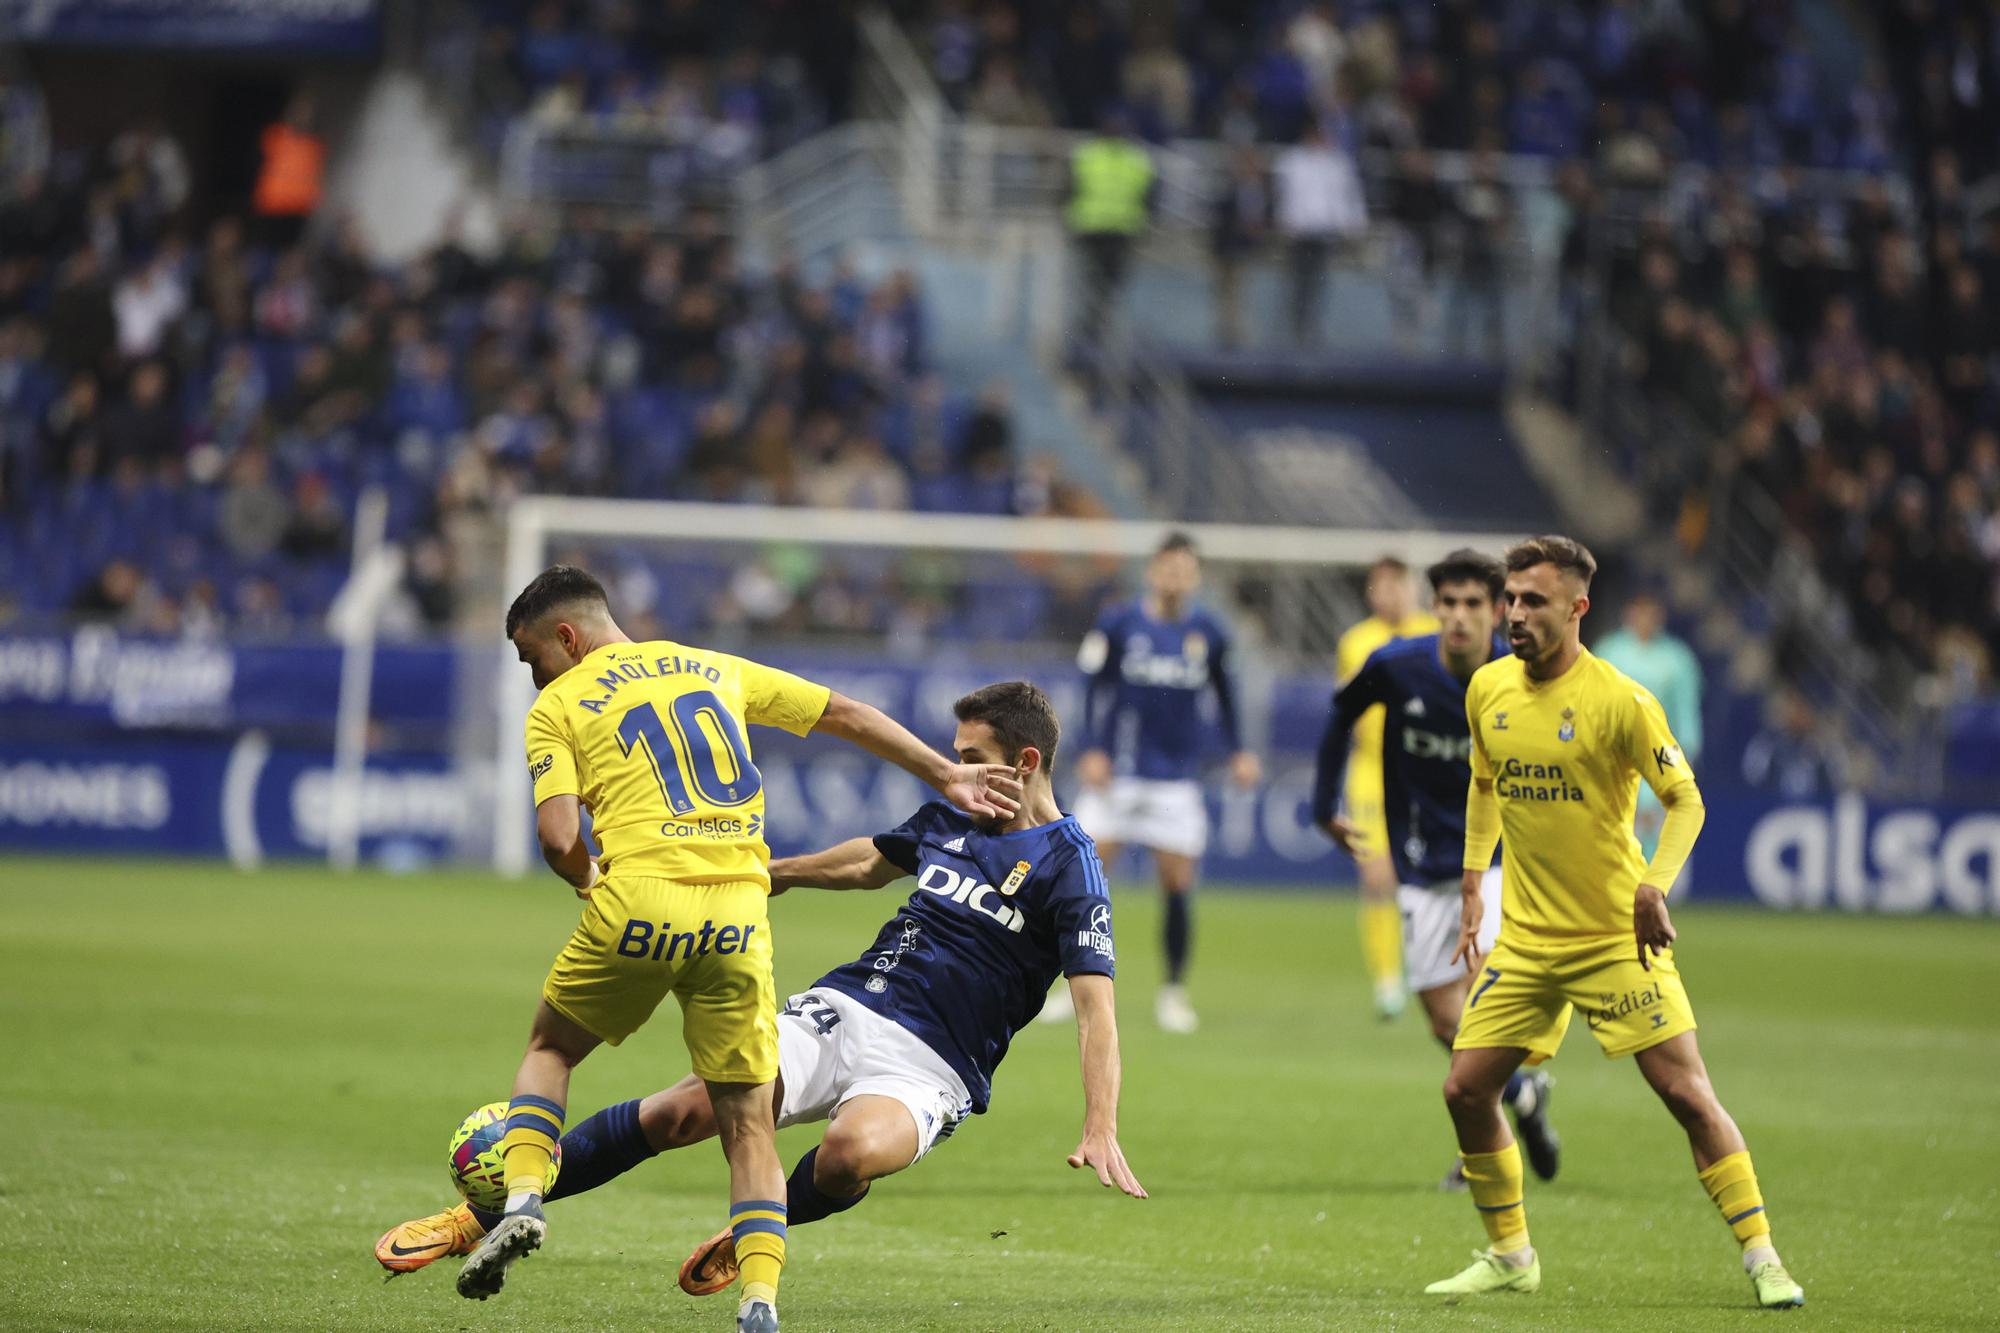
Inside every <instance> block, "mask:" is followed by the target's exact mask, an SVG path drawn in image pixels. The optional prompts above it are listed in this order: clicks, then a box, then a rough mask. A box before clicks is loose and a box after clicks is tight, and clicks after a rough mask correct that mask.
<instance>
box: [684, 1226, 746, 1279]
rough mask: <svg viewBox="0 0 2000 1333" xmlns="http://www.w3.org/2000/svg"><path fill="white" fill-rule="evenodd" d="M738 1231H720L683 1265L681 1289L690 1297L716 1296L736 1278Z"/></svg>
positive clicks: (698, 1248) (724, 1229) (703, 1243)
mask: <svg viewBox="0 0 2000 1333" xmlns="http://www.w3.org/2000/svg"><path fill="white" fill-rule="evenodd" d="M736 1274H737V1267H736V1233H735V1232H733V1231H731V1230H730V1229H729V1228H728V1227H724V1228H723V1229H722V1230H720V1231H718V1232H716V1233H715V1234H714V1235H713V1236H710V1237H709V1238H708V1239H707V1240H705V1241H703V1242H702V1243H701V1244H700V1245H698V1246H696V1247H695V1252H694V1253H693V1254H690V1255H689V1256H688V1257H687V1259H686V1261H685V1262H683V1263H682V1264H681V1290H682V1291H684V1292H686V1293H687V1294H688V1295H690V1296H713V1295H715V1293H716V1292H718V1291H725V1290H727V1289H728V1288H729V1287H730V1286H731V1285H732V1284H733V1283H734V1282H735V1281H736Z"/></svg>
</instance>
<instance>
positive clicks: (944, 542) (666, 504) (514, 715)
mask: <svg viewBox="0 0 2000 1333" xmlns="http://www.w3.org/2000/svg"><path fill="white" fill-rule="evenodd" d="M1169 532H1184V533H1186V534H1187V535H1188V536H1189V537H1191V538H1193V540H1194V542H1195V545H1196V547H1197V549H1199V550H1200V552H1201V554H1202V557H1203V558H1204V559H1207V560H1219V561H1242V562H1255V563H1260V564H1270V565H1289V566H1309V567H1310V566H1320V567H1337V568H1355V567H1358V566H1362V565H1366V564H1368V563H1370V562H1371V561H1373V560H1375V559H1377V558H1378V557H1380V556H1383V555H1385V554H1394V555H1397V556H1400V557H1401V558H1403V559H1404V560H1407V561H1408V562H1409V563H1410V564H1411V565H1413V566H1421V565H1424V564H1428V563H1429V562H1431V561H1433V560H1436V559H1437V558H1438V557H1439V556H1442V555H1443V554H1444V553H1445V552H1447V551H1451V550H1454V549H1457V548H1458V547H1462V546H1471V547H1476V548H1482V549H1487V550H1492V549H1497V547H1498V546H1499V545H1501V544H1504V543H1505V542H1507V541H1509V540H1512V539H1513V538H1515V537H1516V536H1518V535H1519V534H1515V533H1495V532H1439V531H1435V530H1429V529H1426V530H1408V529H1400V528H1339V529H1333V528H1310V527H1275V526H1273V527H1263V526H1258V525H1255V524H1247V523H1173V522H1168V521H1164V520H1158V519H1147V520H1136V519H1065V518H1005V517H998V516H994V515H986V514H910V513H893V512H892V513H884V512H878V511H873V510H853V509H816V508H800V507H791V506H781V505H744V504H704V503H698V502H692V501H673V500H621V499H605V498H594V497H577V496H523V497H521V498H520V499H517V500H515V501H514V502H513V504H512V505H511V506H510V507H509V510H508V516H507V545H506V556H505V587H504V590H503V595H504V596H505V597H508V598H511V597H512V596H513V595H514V594H515V593H516V592H518V591H519V590H520V589H522V588H524V587H526V586H527V584H528V582H529V581H530V580H531V579H533V578H534V577H535V575H536V574H538V573H540V572H541V570H542V569H543V567H544V565H545V563H546V561H547V559H548V549H549V545H550V543H551V542H552V541H555V540H559V539H563V538H589V539H591V540H593V541H604V540H611V541H616V540H619V539H621V538H624V539H640V540H659V539H662V538H667V539H672V540H675V541H716V542H730V543H734V544H739V545H740V544H749V545H768V544H772V543H785V542H790V543H807V544H810V545H815V546H829V547H876V548H885V547H886V548H903V549H907V550H919V551H964V552H981V551H984V552H996V553H1001V554H1009V555H1021V554H1042V555H1073V556H1103V555H1110V556H1124V557H1139V556H1146V555H1150V554H1152V552H1153V550H1154V549H1155V548H1156V547H1158V545H1159V543H1160V540H1161V538H1162V537H1163V536H1165V535H1166V534H1167V533H1169ZM504 651H505V654H506V656H505V663H504V666H503V669H502V670H501V672H500V676H499V686H498V688H497V689H496V690H495V691H494V695H495V706H496V707H497V709H498V721H499V726H498V739H497V742H496V745H495V751H494V759H495V765H496V767H495V770H494V798H495V800H496V801H497V802H498V808H497V809H496V811H495V818H494V821H493V861H494V866H495V868H496V869H498V870H500V871H501V872H502V873H505V874H510V875H520V874H524V873H526V871H527V869H528V865H529V847H530V838H529V830H528V828H527V825H526V821H527V817H528V816H527V812H528V810H529V808H530V803H531V801H532V799H533V794H532V789H531V787H530V784H529V779H528V769H527V764H526V762H525V760H524V757H523V755H522V752H521V739H520V737H521V720H522V719H523V718H524V717H526V716H527V713H528V709H529V707H530V706H531V705H532V704H533V702H534V687H533V685H532V683H531V682H530V681H529V679H528V675H527V673H526V672H524V671H522V670H521V669H520V667H519V665H518V664H517V663H516V662H515V661H514V655H513V650H512V649H511V648H508V649H506V650H504Z"/></svg>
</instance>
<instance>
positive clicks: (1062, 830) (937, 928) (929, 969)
mask: <svg viewBox="0 0 2000 1333" xmlns="http://www.w3.org/2000/svg"><path fill="white" fill-rule="evenodd" d="M875 846H876V848H877V849H878V850H879V851H880V852H881V853H882V855H883V856H884V857H886V858H887V859H888V861H889V863H890V864H891V865H894V866H896V867H897V868H898V869H901V870H905V871H908V872H909V873H910V874H912V875H915V876H916V877H917V887H916V891H915V892H913V893H912V894H910V900H909V902H908V903H906V904H904V906H903V910H902V911H900V912H898V913H897V914H896V915H895V917H894V918H892V919H891V920H890V921H889V923H888V924H887V925H885V926H883V927H882V931H881V933H880V934H879V935H877V936H876V937H875V943H874V944H873V945H872V946H870V948H869V949H868V951H867V952H866V953H864V954H862V955H861V957H859V958H857V959H856V960H855V961H853V962H851V963H848V964H847V965H846V966H844V967H838V968H835V969H834V970H833V971H831V972H829V973H827V974H826V975H825V976H824V977H821V978H820V979H819V981H818V983H817V984H818V985H820V986H826V987H831V988H832V989H834V990H837V991H839V992H841V993H842V994H843V995H849V996H852V997H853V998H854V999H856V1000H859V1001H860V1002H861V1003H862V1004H865V1005H867V1006H868V1007H869V1008H870V1009H873V1010H874V1011H875V1012H876V1013H878V1014H881V1015H882V1016H883V1017H884V1018H887V1019H889V1020H890V1021H891V1022H893V1023H896V1024H898V1025H899V1026H901V1027H903V1028H906V1029H907V1030H908V1031H910V1032H911V1033H912V1034H914V1035H915V1036H916V1037H917V1038H918V1040H920V1041H922V1042H923V1043H924V1045H926V1046H928V1047H930V1048H931V1049H932V1050H933V1051H936V1052H937V1053H938V1054H939V1055H940V1056H943V1057H944V1059H945V1062H946V1063H947V1064H949V1065H950V1066H951V1067H952V1068H953V1069H954V1070H956V1071H957V1072H958V1076H959V1077H960V1078H962V1079H964V1080H965V1088H966V1091H967V1092H969V1093H971V1094H972V1109H973V1110H974V1111H984V1110H985V1109H986V1100H987V1097H988V1095H989V1093H990V1091H991V1089H992V1084H993V1070H994V1069H995V1067H997V1066H998V1065H999V1063H1000V1060H1001V1057H1003V1056H1005V1055H1006V1054H1007V1045H1008V1043H1009V1042H1011V1041H1012V1040H1013V1039H1014V1034H1015V1033H1016V1032H1019V1031H1020V1030H1021V1029H1022V1028H1023V1027H1025V1026H1027V1025H1028V1024H1029V1023H1030V1022H1032V1021H1033V1020H1034V1017H1035V1015H1036V1014H1038V1013H1040V1012H1041V1009H1042V1002H1043V1001H1044V1000H1046V999H1047V998H1048V993H1049V987H1050V986H1052V985H1054V984H1055V980H1056V978H1057V977H1059V976H1076V975H1078V974H1080V973H1086V972H1088V973H1096V974H1098V975H1101V976H1107V977H1108V976H1113V975H1115V968H1114V960H1115V952H1114V950H1113V947H1112V942H1111V894H1110V891H1109V890H1108V888H1107V887H1106V885H1105V880H1104V867H1103V865H1102V864H1101V863H1100V862H1099V861H1098V859H1097V848H1096V846H1095V845H1093V844H1092V842H1091V841H1090V837H1089V835H1088V834H1086V833H1084V831H1083V830H1082V829H1080V828H1078V827H1077V826H1076V821H1075V820H1073V819H1070V818H1069V817H1068V816H1064V817H1063V818H1061V819H1059V820H1057V821H1056V822H1055V823H1053V824H1043V825H1041V826H1039V827H1037V828H1031V829H1023V830H1021V831H1020V832H1018V833H986V832H983V831H982V830H981V829H980V828H979V826H978V825H977V824H975V823H974V822H973V821H972V817H971V816H969V815H967V814H965V813H964V812H963V811H961V810H958V809H956V808H954V807H952V806H950V805H947V804H945V803H944V802H942V801H933V802H931V803H930V804H928V805H926V806H924V807H923V808H922V809H921V810H919V811H917V813H916V814H914V815H911V816H910V818H909V819H907V820H906V821H904V822H903V823H902V824H901V825H899V826H898V827H896V828H893V829H891V830H890V831H889V832H887V833H882V834H878V835H876V838H875Z"/></svg>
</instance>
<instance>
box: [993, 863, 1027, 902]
mask: <svg viewBox="0 0 2000 1333" xmlns="http://www.w3.org/2000/svg"><path fill="white" fill-rule="evenodd" d="M1033 869H1034V866H1033V865H1031V864H1030V863H1029V862H1026V861H1016V862H1015V863H1014V872H1013V873H1012V874H1010V875H1008V876H1007V882H1006V883H1004V884H1002V885H1001V886H1000V896H1001V897H1002V898H1011V897H1013V896H1014V895H1015V894H1016V893H1017V892H1019V891H1020V888H1021V885H1022V883H1023V882H1024V881H1025V880H1026V879H1027V878H1028V872H1029V871H1030V870H1033Z"/></svg>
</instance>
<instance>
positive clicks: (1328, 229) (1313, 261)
mask: <svg viewBox="0 0 2000 1333" xmlns="http://www.w3.org/2000/svg"><path fill="white" fill-rule="evenodd" d="M1273 174H1274V176H1275V178H1276V194H1277V225H1278V234H1279V235H1280V236H1282V237H1283V238H1284V241H1285V249H1286V257H1287V262H1288V265H1289V269H1290V275H1291V299H1290V306H1291V318H1292V336H1293V337H1294V338H1295V339H1296V340H1297V341H1298V342H1299V343H1300V344H1302V345H1308V346H1309V345H1311V344H1314V343H1317V342H1318V341H1319V332H1320V319H1321V311H1320V289H1321V288H1322V287H1323V286H1324V285H1325V282H1326V265H1327V259H1328V257H1329V256H1330V255H1331V254H1332V253H1333V251H1334V250H1335V249H1336V248H1342V249H1344V248H1346V247H1347V246H1349V245H1351V244H1353V243H1354V242H1355V241H1357V240H1358V239H1359V238H1360V237H1361V236H1362V234H1363V233H1364V232H1365V231H1366V230H1367V227H1368V207H1367V204H1366V202H1365V201H1364V200H1363V199H1362V196H1361V177H1360V174H1359V173H1358V172H1356V171H1355V169H1354V159H1353V158H1352V157H1351V156H1349V154H1348V153H1347V152H1346V150H1345V149H1343V148H1341V147H1339V146H1338V145H1336V144H1335V143H1333V142H1332V140H1330V139H1329V138H1328V137H1327V133H1326V131H1325V129H1323V128H1322V127H1321V126H1320V124H1319V122H1317V121H1312V122H1309V123H1308V124H1307V125H1306V129H1305V133H1304V134H1303V135H1301V136H1300V138H1299V141H1298V143H1296V144H1294V145H1293V146H1292V147H1290V148H1287V149H1284V150H1283V151H1282V152H1280V153H1279V154H1278V159H1277V165H1276V168H1275V170H1274V173H1273Z"/></svg>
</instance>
